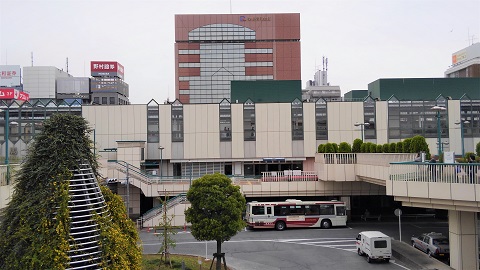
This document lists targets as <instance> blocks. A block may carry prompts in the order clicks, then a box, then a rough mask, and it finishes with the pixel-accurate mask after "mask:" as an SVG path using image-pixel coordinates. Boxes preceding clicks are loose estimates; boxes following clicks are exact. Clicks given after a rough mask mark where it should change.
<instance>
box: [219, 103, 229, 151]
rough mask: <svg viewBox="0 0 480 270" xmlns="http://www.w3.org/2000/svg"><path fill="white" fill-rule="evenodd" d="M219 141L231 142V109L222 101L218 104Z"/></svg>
mask: <svg viewBox="0 0 480 270" xmlns="http://www.w3.org/2000/svg"><path fill="white" fill-rule="evenodd" d="M219 110H220V119H219V120H220V141H221V142H230V141H232V130H231V129H232V108H231V105H230V102H228V100H226V99H224V100H222V102H220V109H219Z"/></svg>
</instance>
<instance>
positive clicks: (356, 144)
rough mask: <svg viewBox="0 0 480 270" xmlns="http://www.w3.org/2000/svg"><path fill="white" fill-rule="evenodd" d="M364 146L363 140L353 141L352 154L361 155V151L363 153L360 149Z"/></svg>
mask: <svg viewBox="0 0 480 270" xmlns="http://www.w3.org/2000/svg"><path fill="white" fill-rule="evenodd" d="M362 144H363V141H362V139H355V140H354V141H353V146H352V152H353V153H360V151H361V149H360V148H361V146H362Z"/></svg>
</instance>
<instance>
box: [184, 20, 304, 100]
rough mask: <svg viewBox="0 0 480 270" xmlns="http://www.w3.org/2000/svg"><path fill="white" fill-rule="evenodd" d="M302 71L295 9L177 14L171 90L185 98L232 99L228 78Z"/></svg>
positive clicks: (287, 77) (280, 76) (284, 76)
mask: <svg viewBox="0 0 480 270" xmlns="http://www.w3.org/2000/svg"><path fill="white" fill-rule="evenodd" d="M300 71H301V70H300V14H298V13H292V14H228V15H227V14H202V15H200V14H198V15H176V16H175V78H176V79H175V95H176V97H177V99H178V100H179V101H180V102H182V103H184V104H185V103H220V102H221V101H222V100H223V99H227V100H228V101H230V102H234V101H232V100H231V82H232V81H245V80H247V81H258V80H277V81H292V80H298V81H300V76H301V72H300ZM276 86H278V84H277V85H276ZM276 86H275V85H273V86H272V89H270V90H271V91H272V92H274V90H275V89H274V87H276ZM265 91H268V89H266V90H265ZM300 91H301V89H300V88H299V89H298V95H297V97H298V98H299V99H300V98H301V96H300V95H301V93H300ZM275 94H276V95H282V93H281V92H278V91H277V93H275ZM251 98H252V99H253V97H251Z"/></svg>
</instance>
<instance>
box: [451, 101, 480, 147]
mask: <svg viewBox="0 0 480 270" xmlns="http://www.w3.org/2000/svg"><path fill="white" fill-rule="evenodd" d="M460 118H461V121H462V122H463V136H464V137H466V138H472V137H480V100H471V99H470V98H469V97H468V96H466V95H464V96H463V97H462V98H461V99H460ZM455 122H458V121H455ZM459 128H460V127H459Z"/></svg>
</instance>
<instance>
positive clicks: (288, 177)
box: [261, 170, 318, 182]
mask: <svg viewBox="0 0 480 270" xmlns="http://www.w3.org/2000/svg"><path fill="white" fill-rule="evenodd" d="M261 181H262V182H289V181H318V176H317V173H316V172H306V171H301V170H285V171H280V172H262V179H261Z"/></svg>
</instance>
